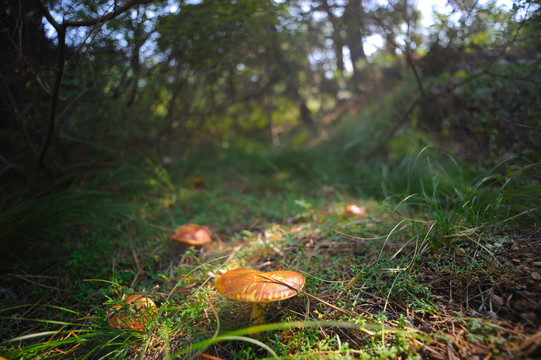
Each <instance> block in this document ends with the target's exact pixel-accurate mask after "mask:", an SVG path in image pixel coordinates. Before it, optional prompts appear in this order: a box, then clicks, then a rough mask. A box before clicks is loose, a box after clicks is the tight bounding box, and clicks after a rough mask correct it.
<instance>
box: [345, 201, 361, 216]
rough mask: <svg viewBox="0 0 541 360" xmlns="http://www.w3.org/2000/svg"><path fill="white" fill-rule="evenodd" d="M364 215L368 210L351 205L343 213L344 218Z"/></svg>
mask: <svg viewBox="0 0 541 360" xmlns="http://www.w3.org/2000/svg"><path fill="white" fill-rule="evenodd" d="M364 214H366V209H365V208H364V207H359V206H357V205H353V204H350V205H346V206H345V207H344V212H343V213H342V216H344V217H348V216H362V215H364Z"/></svg>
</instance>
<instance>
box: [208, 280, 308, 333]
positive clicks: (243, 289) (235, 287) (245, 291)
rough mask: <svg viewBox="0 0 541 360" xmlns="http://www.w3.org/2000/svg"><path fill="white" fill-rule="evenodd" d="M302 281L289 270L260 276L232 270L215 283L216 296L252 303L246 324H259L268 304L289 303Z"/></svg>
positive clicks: (297, 291)
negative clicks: (250, 313) (218, 294)
mask: <svg viewBox="0 0 541 360" xmlns="http://www.w3.org/2000/svg"><path fill="white" fill-rule="evenodd" d="M304 281H305V278H304V276H302V275H301V274H298V273H296V272H294V271H289V270H279V271H271V272H267V273H265V272H262V271H258V270H252V269H234V270H230V271H228V272H226V273H225V274H223V275H222V276H220V277H219V278H218V280H217V281H216V288H217V289H218V292H219V293H220V294H222V295H224V296H225V297H226V298H228V299H230V300H237V301H244V302H251V303H254V306H253V308H252V316H251V318H250V323H251V324H252V325H257V324H262V323H264V320H265V308H266V306H267V304H268V303H269V302H273V301H280V300H285V299H289V298H290V297H293V296H295V295H297V294H298V293H299V292H300V291H301V290H302V288H303V286H304Z"/></svg>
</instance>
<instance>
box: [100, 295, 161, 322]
mask: <svg viewBox="0 0 541 360" xmlns="http://www.w3.org/2000/svg"><path fill="white" fill-rule="evenodd" d="M124 303H125V304H127V309H126V306H122V305H113V306H112V307H111V308H110V309H109V311H108V312H107V318H108V319H109V327H111V328H113V329H132V330H137V331H145V330H146V328H147V325H148V324H149V323H150V321H151V320H152V318H153V317H154V316H156V313H157V311H156V310H157V308H156V304H154V301H152V299H150V298H149V297H147V296H144V295H130V296H128V297H127V298H126V299H125V300H124Z"/></svg>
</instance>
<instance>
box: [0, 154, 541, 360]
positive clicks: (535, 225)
mask: <svg viewBox="0 0 541 360" xmlns="http://www.w3.org/2000/svg"><path fill="white" fill-rule="evenodd" d="M337 154H340V151H338V150H336V151H335V149H334V150H333V149H332V148H331V149H328V150H326V151H324V150H322V149H321V148H319V149H318V148H314V150H313V153H311V152H310V150H304V151H300V150H294V149H288V148H284V149H273V150H268V149H266V148H265V147H263V146H260V145H256V144H254V145H251V146H244V147H235V146H231V147H228V148H227V149H224V148H221V149H216V148H213V149H211V148H207V149H204V150H200V151H197V152H196V151H195V150H193V151H189V152H187V153H185V154H184V155H182V156H179V157H176V158H174V159H172V162H171V163H169V162H168V163H167V164H166V165H163V164H162V162H161V161H160V159H159V158H158V157H152V156H151V157H146V158H145V159H144V161H140V160H139V161H137V160H133V161H131V162H129V163H126V164H125V165H124V166H123V167H121V168H115V169H110V171H103V172H102V173H101V174H99V176H98V175H96V174H94V176H93V177H92V179H87V182H85V186H84V188H83V189H81V186H79V188H78V189H77V190H75V188H74V187H71V188H67V189H65V190H63V191H60V192H54V193H51V194H40V193H38V192H36V193H31V192H27V191H26V190H25V192H23V191H22V190H21V192H20V193H15V192H14V193H13V196H12V197H10V198H9V199H8V200H9V201H4V203H3V204H2V217H1V220H0V221H1V224H2V226H0V229H2V230H1V232H0V239H1V240H2V244H3V248H6V249H8V250H7V255H8V259H9V260H8V262H7V264H9V265H6V266H5V267H4V268H3V271H2V277H1V297H0V301H1V304H2V310H0V325H1V326H0V327H1V328H2V330H1V332H0V335H1V338H2V343H1V347H0V355H2V356H4V357H6V358H10V359H15V358H16V359H20V358H22V359H40V358H48V359H49V358H51V359H54V358H58V359H61V358H80V359H99V358H117V359H124V358H127V359H131V358H134V359H135V358H148V359H155V358H156V359H157V358H165V359H173V358H183V359H192V358H194V359H195V358H197V357H198V356H199V358H207V359H213V357H214V359H215V358H221V359H247V358H291V359H302V358H325V359H346V358H360V359H387V358H421V357H433V358H441V357H444V356H447V355H448V354H449V352H451V353H453V354H456V356H459V357H460V356H464V354H465V352H466V353H467V352H468V351H474V350H473V349H477V350H475V351H479V352H480V354H482V355H484V356H485V355H488V354H490V356H494V357H500V356H501V357H503V356H513V355H516V354H517V353H521V352H522V353H523V354H526V356H527V353H526V347H521V345H520V344H522V343H521V341H524V339H527V337H528V336H530V335H531V334H532V331H533V330H532V329H533V328H534V327H533V325H532V327H531V328H530V327H528V325H527V324H526V325H524V324H523V325H524V326H523V331H522V333H517V332H516V331H515V330H514V327H513V326H514V325H513V324H514V323H513V321H516V316H517V313H518V311H514V310H513V308H512V307H505V306H504V305H505V302H504V305H502V304H500V303H499V302H498V301H497V300H498V299H497V298H495V297H494V295H496V296H498V297H500V298H503V297H504V293H505V294H507V295H508V294H509V293H510V292H512V291H514V290H513V288H512V286H511V285H510V284H511V283H512V279H513V276H517V275H516V274H517V273H516V272H514V270H513V268H512V267H511V265H512V261H511V263H508V262H506V260H505V259H506V257H505V256H504V255H505V251H507V250H508V249H513V246H516V241H517V240H518V239H519V238H517V234H518V232H517V227H518V226H520V227H521V228H522V229H523V230H524V231H529V232H530V233H532V234H538V229H539V219H538V211H539V210H538V204H539V203H541V201H540V200H541V199H539V197H540V196H539V195H540V193H539V184H538V183H537V182H536V181H537V180H536V176H537V174H538V171H539V165H538V164H532V165H530V166H526V167H522V168H520V169H518V168H517V169H513V168H512V167H510V166H508V164H509V162H506V163H504V164H502V165H501V166H500V167H495V168H493V169H488V170H483V169H476V170H474V171H472V170H471V169H473V167H471V166H465V165H463V164H461V163H460V162H459V161H458V160H456V159H455V158H453V157H452V156H450V155H448V154H446V153H444V152H442V151H440V150H438V149H433V148H424V149H422V150H420V151H418V152H416V153H412V154H410V155H407V156H403V157H401V158H400V160H396V161H395V162H394V163H390V164H388V165H389V166H386V167H382V166H374V167H370V166H371V165H370V164H360V163H357V162H355V161H352V160H351V159H348V158H347V156H345V155H337ZM509 161H510V160H509ZM136 164H137V165H136ZM382 169H383V170H382ZM502 169H503V170H502ZM368 173H370V174H372V176H373V177H374V178H373V179H371V180H370V183H371V184H378V183H379V184H380V185H381V186H380V188H379V189H377V190H369V189H367V188H365V187H363V186H360V185H359V183H361V182H362V178H360V177H362V176H363V174H368ZM108 179H109V180H108ZM121 179H123V180H121ZM367 192H368V193H369V194H367ZM16 197H18V198H17V200H13V199H15V198H16ZM348 203H356V204H358V205H359V206H362V207H363V208H364V210H365V214H364V215H362V216H360V217H354V216H351V215H345V214H343V208H344V206H345V205H346V204H348ZM188 222H193V223H200V224H204V225H207V226H209V227H210V228H211V229H212V230H213V232H214V240H215V241H214V243H213V244H211V245H209V246H208V247H205V248H202V249H195V248H188V249H182V250H178V249H175V247H174V246H172V245H171V242H170V241H169V239H168V236H169V235H170V234H171V232H172V231H173V230H174V229H175V227H176V226H178V225H181V224H184V223H188ZM507 234H511V235H507ZM532 237H535V235H532ZM504 250H505V251H504ZM510 264H511V265H510ZM238 267H248V268H257V269H259V270H262V271H273V270H276V269H287V270H295V271H297V272H300V273H301V274H303V275H304V276H305V277H306V279H307V281H306V285H305V288H304V292H305V293H306V294H305V293H301V294H299V295H298V296H296V297H294V298H292V299H289V300H286V301H283V302H279V303H272V304H271V310H270V311H269V312H268V314H269V315H268V318H267V323H266V324H264V325H260V326H258V327H250V326H249V325H248V322H249V307H248V306H246V305H245V304H242V303H237V302H232V301H230V300H227V299H225V298H224V297H222V296H221V295H219V294H218V293H217V291H216V289H215V286H214V282H215V279H216V277H217V276H219V275H220V274H221V273H223V272H224V271H226V270H229V269H233V268H238ZM504 279H509V281H508V282H506V280H504ZM469 291H472V293H470V292H469ZM130 294H144V295H147V296H149V297H150V298H152V299H154V301H155V303H156V305H157V307H158V309H159V311H158V315H157V317H156V318H155V319H154V320H152V321H151V322H150V324H149V326H148V328H147V330H146V331H145V332H137V331H125V330H118V329H111V328H109V326H108V309H109V308H110V307H111V306H113V305H114V304H118V303H119V301H120V299H122V298H123V297H125V296H126V295H130ZM478 294H481V295H480V296H479V295H478ZM309 295H311V296H309ZM312 296H313V297H312ZM314 297H315V298H314ZM487 299H490V301H489V300H487ZM509 301H511V300H509ZM532 321H533V320H532ZM458 330H460V332H459V331H458ZM515 345H516V347H513V346H515Z"/></svg>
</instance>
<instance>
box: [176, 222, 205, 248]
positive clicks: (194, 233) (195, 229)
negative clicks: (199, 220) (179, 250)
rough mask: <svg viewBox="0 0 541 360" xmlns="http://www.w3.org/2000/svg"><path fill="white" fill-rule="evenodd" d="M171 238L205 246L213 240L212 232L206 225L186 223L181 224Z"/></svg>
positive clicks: (191, 244) (180, 241)
mask: <svg viewBox="0 0 541 360" xmlns="http://www.w3.org/2000/svg"><path fill="white" fill-rule="evenodd" d="M170 238H171V240H174V241H176V242H179V243H181V244H185V245H188V246H204V245H207V244H209V243H211V242H212V232H211V231H210V229H209V228H208V227H206V226H204V225H197V224H185V225H181V226H179V227H178V228H177V229H176V230H175V232H174V233H173V235H171V237H170Z"/></svg>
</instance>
